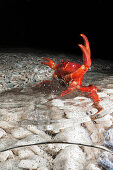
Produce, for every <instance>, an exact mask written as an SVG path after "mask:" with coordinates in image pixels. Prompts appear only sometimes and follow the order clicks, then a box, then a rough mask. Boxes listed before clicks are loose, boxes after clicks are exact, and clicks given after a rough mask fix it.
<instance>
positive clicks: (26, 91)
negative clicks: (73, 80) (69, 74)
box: [0, 79, 87, 100]
mask: <svg viewBox="0 0 113 170" xmlns="http://www.w3.org/2000/svg"><path fill="white" fill-rule="evenodd" d="M67 88H68V85H67V84H65V83H64V82H63V81H62V80H55V79H53V80H52V81H50V82H45V83H44V84H35V85H28V86H27V87H22V88H12V89H11V90H6V91H4V92H2V93H0V96H1V97H3V96H12V97H13V95H17V96H19V95H20V96H21V95H24V96H34V97H37V98H38V97H39V96H43V97H45V98H46V99H49V98H50V97H52V96H54V97H55V96H58V95H60V94H61V93H62V92H63V91H65V90H66V89H67ZM77 96H85V97H87V95H86V94H84V93H81V92H80V91H79V90H75V91H73V92H72V93H70V94H68V95H65V96H62V97H61V98H60V99H62V100H65V99H73V98H75V97H77Z"/></svg>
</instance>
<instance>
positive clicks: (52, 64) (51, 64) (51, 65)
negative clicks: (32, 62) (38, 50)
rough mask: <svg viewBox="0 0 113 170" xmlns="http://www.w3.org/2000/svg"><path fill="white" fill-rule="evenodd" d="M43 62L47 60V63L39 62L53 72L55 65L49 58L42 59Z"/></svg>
mask: <svg viewBox="0 0 113 170" xmlns="http://www.w3.org/2000/svg"><path fill="white" fill-rule="evenodd" d="M43 59H44V60H47V61H49V62H41V63H42V64H45V65H47V66H49V67H50V68H52V69H53V70H55V63H54V62H53V61H52V60H51V59H50V58H43Z"/></svg>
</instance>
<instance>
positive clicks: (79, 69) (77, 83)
mask: <svg viewBox="0 0 113 170" xmlns="http://www.w3.org/2000/svg"><path fill="white" fill-rule="evenodd" d="M80 35H81V36H82V38H83V40H84V45H82V44H78V46H79V47H80V48H81V50H82V52H83V65H80V64H77V63H74V62H69V61H68V60H66V61H63V60H61V62H60V63H59V64H55V63H54V62H53V61H52V60H51V59H49V58H43V59H45V60H47V61H48V62H41V63H43V64H45V65H47V66H49V67H50V68H52V69H53V70H55V72H54V74H53V78H55V79H57V78H59V79H62V80H63V81H64V82H66V83H68V85H69V86H68V88H67V89H66V90H65V91H63V92H62V93H61V94H60V95H59V96H57V97H55V98H59V97H62V96H64V95H67V94H69V93H71V92H73V91H74V90H76V89H79V90H80V91H82V92H87V93H88V97H90V98H92V99H93V102H94V103H93V105H94V106H95V107H96V108H97V110H98V112H97V113H96V114H94V115H93V116H91V118H92V119H95V118H96V117H97V116H98V113H99V112H100V111H101V110H103V108H102V107H101V106H100V105H99V101H100V98H99V96H98V94H97V90H100V89H98V87H96V86H94V85H89V86H81V84H82V80H83V76H84V74H86V72H87V71H88V69H89V67H90V66H91V52H90V46H89V41H88V39H87V37H86V36H85V35H84V34H80ZM46 81H49V80H46ZM46 81H42V82H41V83H40V84H43V83H45V82H46Z"/></svg>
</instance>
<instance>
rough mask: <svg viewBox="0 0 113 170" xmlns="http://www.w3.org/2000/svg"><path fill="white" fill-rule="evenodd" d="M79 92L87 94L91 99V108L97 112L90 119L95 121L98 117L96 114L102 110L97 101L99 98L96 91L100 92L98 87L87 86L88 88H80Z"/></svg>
mask: <svg viewBox="0 0 113 170" xmlns="http://www.w3.org/2000/svg"><path fill="white" fill-rule="evenodd" d="M79 90H80V91H83V92H88V97H90V98H92V99H93V102H94V103H93V106H94V107H95V108H96V109H97V110H98V111H97V112H96V113H95V114H94V115H92V117H91V119H95V118H96V117H97V116H98V113H99V112H101V111H102V110H103V107H102V106H100V105H99V101H101V99H100V98H99V96H98V94H97V90H100V89H99V88H98V87H96V86H93V85H89V86H87V87H86V86H80V88H79Z"/></svg>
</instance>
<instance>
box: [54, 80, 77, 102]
mask: <svg viewBox="0 0 113 170" xmlns="http://www.w3.org/2000/svg"><path fill="white" fill-rule="evenodd" d="M76 88H77V86H76V82H75V81H73V82H71V83H70V85H69V87H68V88H67V89H66V90H65V91H63V92H62V93H61V94H60V95H58V96H56V97H55V98H54V99H58V98H60V97H62V96H65V95H67V94H69V93H71V92H73V91H74V90H75V89H76Z"/></svg>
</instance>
